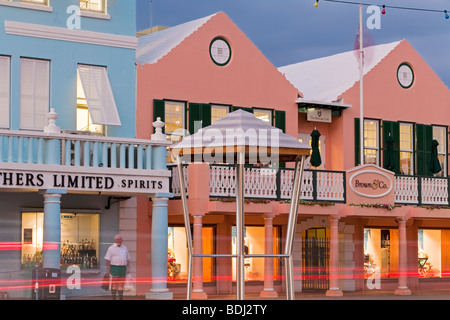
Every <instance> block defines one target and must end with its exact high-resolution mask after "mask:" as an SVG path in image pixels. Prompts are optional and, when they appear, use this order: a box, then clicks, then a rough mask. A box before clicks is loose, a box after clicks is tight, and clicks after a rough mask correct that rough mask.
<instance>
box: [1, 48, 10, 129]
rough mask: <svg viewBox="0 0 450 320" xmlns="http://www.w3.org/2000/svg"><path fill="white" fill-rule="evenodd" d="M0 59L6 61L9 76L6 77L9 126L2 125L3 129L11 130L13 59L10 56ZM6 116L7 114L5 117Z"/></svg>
mask: <svg viewBox="0 0 450 320" xmlns="http://www.w3.org/2000/svg"><path fill="white" fill-rule="evenodd" d="M0 59H5V60H6V64H7V66H8V67H7V74H6V75H4V76H6V77H7V78H8V80H7V83H8V88H7V91H8V92H7V95H8V97H7V107H6V109H7V110H8V111H7V114H6V115H7V118H8V125H6V126H2V125H0V128H1V129H9V128H10V126H11V57H10V56H0ZM3 116H5V114H4V115H3Z"/></svg>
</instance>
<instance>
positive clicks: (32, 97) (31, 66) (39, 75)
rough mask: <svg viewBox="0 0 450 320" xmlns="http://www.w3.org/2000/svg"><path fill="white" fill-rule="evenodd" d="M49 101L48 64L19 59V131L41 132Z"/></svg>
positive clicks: (47, 62) (40, 61) (44, 61)
mask: <svg viewBox="0 0 450 320" xmlns="http://www.w3.org/2000/svg"><path fill="white" fill-rule="evenodd" d="M49 101H50V62H49V61H46V60H35V59H27V58H22V59H20V129H27V130H43V129H44V126H45V125H46V124H47V119H46V115H47V113H48V111H49V104H50V102H49Z"/></svg>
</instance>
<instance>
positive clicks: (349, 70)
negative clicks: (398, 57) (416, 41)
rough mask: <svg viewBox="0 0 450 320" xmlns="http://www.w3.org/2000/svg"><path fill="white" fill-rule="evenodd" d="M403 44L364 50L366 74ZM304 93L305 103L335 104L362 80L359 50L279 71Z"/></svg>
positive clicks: (285, 67) (296, 64) (397, 43)
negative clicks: (308, 101)
mask: <svg viewBox="0 0 450 320" xmlns="http://www.w3.org/2000/svg"><path fill="white" fill-rule="evenodd" d="M400 42H401V41H397V42H392V43H387V44H381V45H375V46H371V47H367V48H364V57H365V64H364V75H365V74H367V73H368V72H369V71H370V70H372V69H373V68H374V67H375V66H376V65H377V64H378V63H379V62H380V61H381V60H383V59H384V58H385V57H386V56H387V55H388V54H389V53H390V52H391V51H392V50H394V49H395V48H396V47H397V46H398V45H399V44H400ZM278 70H279V71H280V72H281V73H283V74H284V75H285V76H286V78H287V79H288V80H289V81H290V82H291V83H292V84H293V85H294V86H295V87H296V88H297V89H298V90H299V91H300V92H302V93H303V98H304V99H305V100H311V101H322V102H334V101H337V100H338V99H340V96H341V95H342V94H343V93H344V92H345V91H347V90H348V89H350V88H351V87H353V85H354V84H355V83H356V82H357V81H359V79H360V72H359V50H352V51H347V52H344V53H339V54H335V55H332V56H328V57H324V58H319V59H314V60H309V61H305V62H299V63H295V64H291V65H287V66H284V67H280V68H278Z"/></svg>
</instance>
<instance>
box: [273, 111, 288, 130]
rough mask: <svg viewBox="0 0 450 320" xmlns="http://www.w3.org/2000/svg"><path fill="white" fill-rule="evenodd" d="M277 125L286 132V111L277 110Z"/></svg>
mask: <svg viewBox="0 0 450 320" xmlns="http://www.w3.org/2000/svg"><path fill="white" fill-rule="evenodd" d="M275 127H276V128H278V129H281V130H282V131H283V132H284V133H286V111H281V110H275Z"/></svg>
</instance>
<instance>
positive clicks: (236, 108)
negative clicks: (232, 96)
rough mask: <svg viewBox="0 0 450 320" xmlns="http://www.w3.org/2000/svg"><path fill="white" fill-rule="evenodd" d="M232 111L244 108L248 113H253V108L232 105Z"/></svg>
mask: <svg viewBox="0 0 450 320" xmlns="http://www.w3.org/2000/svg"><path fill="white" fill-rule="evenodd" d="M231 110H232V111H236V110H244V111H247V112H250V113H253V108H244V107H237V106H232V107H231Z"/></svg>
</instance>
